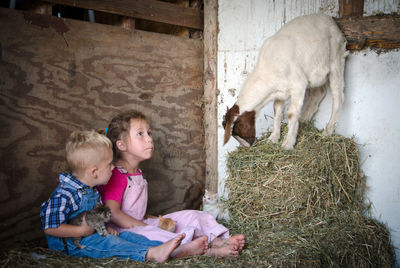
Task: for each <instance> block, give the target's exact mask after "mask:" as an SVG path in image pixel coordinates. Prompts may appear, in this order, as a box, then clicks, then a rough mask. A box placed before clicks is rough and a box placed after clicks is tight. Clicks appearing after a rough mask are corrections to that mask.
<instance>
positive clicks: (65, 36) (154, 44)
mask: <svg viewBox="0 0 400 268" xmlns="http://www.w3.org/2000/svg"><path fill="white" fill-rule="evenodd" d="M0 28H1V29H2V30H1V31H0V44H1V59H0V88H1V91H0V103H1V106H0V120H1V125H2V127H1V128H0V150H1V155H0V224H1V225H0V230H1V231H0V240H1V241H2V243H5V241H10V240H32V239H37V238H42V237H43V235H42V232H41V227H40V218H39V210H40V205H41V203H42V202H44V201H45V200H46V199H47V198H48V197H49V195H50V193H51V192H52V191H53V190H54V188H55V187H56V185H57V183H58V173H59V172H62V171H65V169H66V166H65V161H64V145H65V141H66V138H67V137H68V135H69V134H70V133H71V132H72V131H73V130H77V129H99V128H105V127H107V124H108V122H109V120H110V119H111V118H112V117H113V116H114V115H116V114H117V113H118V112H120V111H122V110H125V109H129V108H133V109H138V110H140V111H142V112H143V113H145V114H146V115H147V116H148V118H149V119H150V121H151V125H152V128H153V134H154V143H155V153H154V156H153V158H152V159H151V160H148V161H146V162H144V163H143V166H142V169H143V172H144V174H145V176H146V178H147V179H148V182H149V189H150V190H149V194H150V197H149V212H150V213H154V214H158V213H165V212H172V211H176V210H180V209H184V208H199V205H200V203H201V195H202V191H203V189H204V176H205V154H204V150H203V146H204V133H203V125H202V120H203V114H202V110H201V107H200V105H197V103H199V100H200V99H201V98H202V94H203V89H202V77H203V44H202V42H201V41H200V40H193V39H185V38H180V37H175V36H168V35H161V34H154V33H147V32H140V31H128V30H124V29H122V28H120V27H114V26H107V25H100V24H93V23H87V22H82V21H74V20H68V19H60V18H56V17H50V16H46V15H37V14H32V13H28V12H24V13H23V12H18V11H14V10H10V9H2V8H0Z"/></svg>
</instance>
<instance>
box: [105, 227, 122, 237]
mask: <svg viewBox="0 0 400 268" xmlns="http://www.w3.org/2000/svg"><path fill="white" fill-rule="evenodd" d="M107 232H108V233H109V234H111V235H115V236H119V232H118V231H117V230H115V229H114V228H111V227H110V226H107Z"/></svg>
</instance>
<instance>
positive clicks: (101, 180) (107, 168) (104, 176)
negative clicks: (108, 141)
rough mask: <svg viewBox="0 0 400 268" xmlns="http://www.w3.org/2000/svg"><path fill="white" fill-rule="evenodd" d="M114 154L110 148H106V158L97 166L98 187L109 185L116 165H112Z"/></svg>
mask: <svg viewBox="0 0 400 268" xmlns="http://www.w3.org/2000/svg"><path fill="white" fill-rule="evenodd" d="M112 160H113V152H112V150H111V149H110V148H108V147H104V157H103V159H102V160H101V161H100V162H99V163H98V165H97V180H96V185H104V184H107V183H108V181H109V180H110V177H111V174H112V170H113V169H114V165H113V163H112Z"/></svg>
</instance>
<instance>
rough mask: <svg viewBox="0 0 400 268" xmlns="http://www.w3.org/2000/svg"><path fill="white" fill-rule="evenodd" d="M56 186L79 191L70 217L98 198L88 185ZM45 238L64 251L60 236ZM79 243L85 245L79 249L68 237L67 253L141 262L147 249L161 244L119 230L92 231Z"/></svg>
mask: <svg viewBox="0 0 400 268" xmlns="http://www.w3.org/2000/svg"><path fill="white" fill-rule="evenodd" d="M58 187H64V188H65V187H67V188H69V189H71V190H73V191H80V192H81V203H80V205H79V208H78V210H77V211H75V212H74V213H72V214H71V215H70V217H69V218H70V219H72V218H73V217H75V216H76V215H78V214H79V213H81V212H84V211H86V210H91V209H92V208H93V207H94V206H95V205H96V204H97V202H98V201H99V200H100V197H99V193H98V192H97V190H95V189H93V188H90V187H88V186H87V187H85V188H82V189H76V188H74V187H73V186H72V185H69V184H68V183H60V185H59V186H58ZM46 238H47V243H48V245H49V248H51V249H54V250H57V251H62V252H64V253H66V250H65V246H64V243H63V240H62V238H59V237H54V236H49V235H46ZM80 244H81V245H85V246H86V247H85V248H82V249H79V248H77V247H76V246H75V245H74V243H73V241H72V239H71V238H68V239H67V245H68V252H69V255H73V256H79V257H91V258H108V257H114V256H115V257H120V258H130V259H132V260H137V261H142V262H143V261H145V259H146V254H147V251H148V249H149V248H150V247H155V246H158V245H161V244H162V243H161V242H160V241H152V240H148V239H147V238H146V237H144V236H142V235H138V234H135V233H130V232H121V233H120V235H119V236H114V235H109V236H101V235H99V234H98V233H94V234H92V235H89V236H87V237H83V238H82V240H81V242H80Z"/></svg>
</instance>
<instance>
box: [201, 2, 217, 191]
mask: <svg viewBox="0 0 400 268" xmlns="http://www.w3.org/2000/svg"><path fill="white" fill-rule="evenodd" d="M217 13H218V12H217V0H205V1H204V15H205V16H204V31H203V33H204V78H203V81H204V97H203V102H204V103H203V104H204V132H205V141H204V142H205V152H206V189H207V190H209V191H213V192H217V190H218V149H217V148H218V144H217V138H218V135H217V133H218V130H217V129H218V126H217V121H218V120H217V93H216V92H217V32H218V31H217V22H218V20H217Z"/></svg>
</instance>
